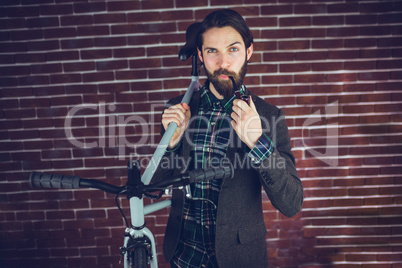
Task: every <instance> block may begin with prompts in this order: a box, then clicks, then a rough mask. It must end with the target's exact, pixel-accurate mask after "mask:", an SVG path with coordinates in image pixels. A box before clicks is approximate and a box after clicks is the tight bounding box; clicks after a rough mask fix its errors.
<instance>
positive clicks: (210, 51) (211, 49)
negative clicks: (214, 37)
mask: <svg viewBox="0 0 402 268" xmlns="http://www.w3.org/2000/svg"><path fill="white" fill-rule="evenodd" d="M207 53H216V49H214V48H210V49H208V50H207Z"/></svg>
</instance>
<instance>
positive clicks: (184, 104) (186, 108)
mask: <svg viewBox="0 0 402 268" xmlns="http://www.w3.org/2000/svg"><path fill="white" fill-rule="evenodd" d="M182 107H183V108H184V109H185V110H186V111H189V110H190V106H189V105H188V104H187V103H185V102H183V103H182Z"/></svg>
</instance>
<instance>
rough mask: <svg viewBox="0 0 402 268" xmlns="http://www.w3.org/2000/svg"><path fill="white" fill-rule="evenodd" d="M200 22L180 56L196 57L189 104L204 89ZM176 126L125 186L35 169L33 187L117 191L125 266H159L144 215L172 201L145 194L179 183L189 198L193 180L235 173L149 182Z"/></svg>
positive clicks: (134, 167)
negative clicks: (125, 205) (122, 199)
mask: <svg viewBox="0 0 402 268" xmlns="http://www.w3.org/2000/svg"><path fill="white" fill-rule="evenodd" d="M200 25H201V23H193V24H191V25H190V26H189V27H188V28H187V30H186V44H185V45H184V46H183V47H182V48H181V49H180V52H179V59H180V60H182V61H185V60H187V59H188V58H189V57H190V56H191V57H192V70H191V83H190V85H189V87H188V89H187V91H186V93H185V95H184V97H183V99H182V103H184V102H186V103H187V104H188V103H189V102H190V100H191V97H192V95H193V93H194V91H197V90H199V89H200V88H201V85H200V83H199V79H198V66H197V64H198V60H197V48H196V38H197V33H198V29H199V27H200ZM176 128H177V124H176V123H171V124H169V126H168V128H167V129H166V131H165V133H164V135H163V137H162V139H161V141H160V142H159V144H158V146H157V148H156V150H155V152H154V154H153V156H152V158H151V160H150V162H149V164H148V166H147V168H146V169H145V171H144V173H143V175H142V177H141V170H140V165H139V164H138V162H134V161H132V160H130V161H129V162H128V167H127V172H128V176H127V177H128V180H127V184H126V185H125V186H114V185H111V184H107V183H105V182H102V181H99V180H89V179H84V178H80V177H78V176H71V175H57V174H43V173H37V172H32V173H31V174H30V183H31V186H32V187H47V188H68V189H76V188H81V187H90V188H97V189H100V190H102V191H105V192H108V193H114V194H116V203H117V206H118V208H119V210H120V212H121V213H122V215H123V218H124V220H125V223H126V230H125V232H124V236H125V238H124V245H123V247H121V249H120V253H121V255H122V256H123V257H124V267H125V268H128V267H130V266H132V265H134V266H135V267H136V268H142V267H147V266H148V263H149V264H150V265H151V268H157V267H158V263H157V258H156V248H155V240H154V238H153V235H152V232H151V231H150V230H149V229H148V228H146V226H145V220H144V216H145V215H146V214H149V213H152V212H155V211H158V210H161V209H163V208H166V207H169V206H170V205H171V204H172V202H171V200H170V199H167V200H164V201H160V202H156V203H153V204H150V205H147V206H144V202H143V197H149V198H153V199H159V198H160V197H161V196H162V194H163V190H164V189H166V188H168V187H169V186H171V185H175V187H179V189H183V190H187V192H186V194H185V195H186V197H187V198H191V195H190V194H189V191H188V186H189V184H190V183H194V182H199V181H202V180H206V179H223V178H227V177H232V176H233V168H232V167H230V166H222V167H217V168H216V167H215V168H209V169H206V170H193V171H190V172H188V173H185V174H183V175H180V176H178V177H174V178H172V179H170V180H163V181H161V182H159V183H155V184H152V185H149V183H150V182H151V179H152V176H153V174H154V173H155V171H156V169H157V167H158V165H159V163H160V161H161V159H162V157H163V155H164V154H165V152H166V149H167V147H168V144H169V141H170V139H171V138H172V136H173V134H174V132H175V130H176ZM184 188H185V189H184ZM157 190H161V192H160V193H159V194H158V195H150V194H149V193H151V192H154V191H157ZM122 194H124V195H127V197H128V199H129V200H130V214H131V226H130V225H129V224H128V221H127V218H126V217H125V215H124V213H123V211H122V210H121V208H120V205H119V203H118V197H119V196H120V195H122Z"/></svg>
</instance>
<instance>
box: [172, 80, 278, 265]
mask: <svg viewBox="0 0 402 268" xmlns="http://www.w3.org/2000/svg"><path fill="white" fill-rule="evenodd" d="M208 86H209V83H208V81H207V82H206V83H205V84H204V87H203V88H202V89H201V90H202V93H201V103H200V107H199V110H198V119H197V121H196V131H195V133H194V137H193V143H194V147H193V149H192V151H191V153H190V156H191V162H190V163H191V165H190V167H191V168H193V169H199V168H207V167H210V166H213V164H214V161H218V162H217V163H219V160H220V159H222V158H224V157H225V155H226V151H227V147H228V144H229V139H230V132H231V131H232V129H231V125H230V122H231V120H232V119H231V118H230V113H231V112H232V105H233V100H234V99H235V96H233V97H232V98H230V99H229V100H225V99H223V100H218V99H217V98H216V97H215V96H214V95H213V94H212V93H211V92H210V91H209V88H208ZM244 91H245V87H244V85H243V86H242V88H241V89H240V92H241V93H243V92H244ZM272 151H273V144H272V142H271V140H270V139H269V138H268V137H267V136H266V135H265V134H264V135H262V137H261V138H260V140H259V141H258V143H257V145H256V147H255V148H253V150H249V153H248V155H249V157H250V158H251V159H252V160H253V161H254V162H255V163H259V162H261V161H262V160H263V159H264V158H266V157H268V156H269V155H270V154H271V153H272ZM221 182H222V180H212V181H206V182H201V183H196V184H195V185H192V186H191V194H192V196H193V199H186V201H185V204H184V211H183V226H182V232H181V236H180V241H179V244H178V246H177V248H176V252H175V254H174V256H173V259H172V262H173V263H174V264H175V265H176V266H178V267H194V268H199V267H218V264H217V260H216V257H215V231H216V215H217V206H218V198H219V192H220V186H221Z"/></svg>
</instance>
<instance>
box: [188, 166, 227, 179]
mask: <svg viewBox="0 0 402 268" xmlns="http://www.w3.org/2000/svg"><path fill="white" fill-rule="evenodd" d="M233 175H234V170H233V166H232V165H226V166H220V167H211V168H206V169H195V170H191V171H189V172H188V176H189V182H190V183H195V182H202V181H207V180H216V179H226V178H232V177H233Z"/></svg>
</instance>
